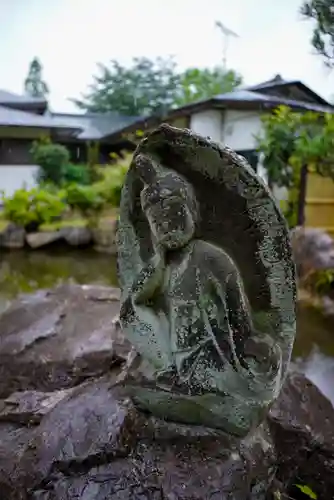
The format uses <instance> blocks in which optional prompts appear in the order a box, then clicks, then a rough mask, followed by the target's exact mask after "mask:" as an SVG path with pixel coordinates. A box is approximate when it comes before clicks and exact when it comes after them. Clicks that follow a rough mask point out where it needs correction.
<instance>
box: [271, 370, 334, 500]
mask: <svg viewBox="0 0 334 500" xmlns="http://www.w3.org/2000/svg"><path fill="white" fill-rule="evenodd" d="M268 421H269V427H270V430H271V434H272V436H273V439H274V442H275V445H276V451H277V453H278V462H277V464H278V468H277V473H276V481H277V482H278V483H279V484H280V486H279V487H278V489H280V488H281V491H282V492H284V493H285V494H286V495H290V496H291V497H292V498H294V496H293V495H294V494H295V492H296V484H299V485H301V486H307V487H309V488H310V489H311V490H312V491H313V492H315V493H316V495H317V498H319V499H321V500H332V499H333V492H334V427H333V422H334V408H333V406H332V404H331V403H330V402H329V401H328V399H326V398H325V396H323V395H322V394H321V392H320V391H319V390H318V389H317V388H316V386H315V385H313V384H312V382H310V381H309V380H308V379H307V378H305V377H304V376H303V375H300V374H297V373H294V374H290V376H289V377H288V379H287V381H286V383H285V385H284V387H283V390H282V392H281V395H280V398H279V399H278V401H277V402H276V403H275V405H274V407H273V408H272V409H271V411H270V414H269V417H268ZM283 498H284V496H283Z"/></svg>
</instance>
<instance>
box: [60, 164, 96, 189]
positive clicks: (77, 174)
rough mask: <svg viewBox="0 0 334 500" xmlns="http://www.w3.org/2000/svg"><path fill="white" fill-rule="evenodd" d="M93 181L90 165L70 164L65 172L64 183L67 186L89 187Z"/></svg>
mask: <svg viewBox="0 0 334 500" xmlns="http://www.w3.org/2000/svg"><path fill="white" fill-rule="evenodd" d="M90 181H91V173H90V169H89V167H88V165H74V164H73V163H69V164H67V165H66V167H65V168H64V171H63V182H64V183H65V184H71V183H76V184H82V185H87V184H89V183H90Z"/></svg>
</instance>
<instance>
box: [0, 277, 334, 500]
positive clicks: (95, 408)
mask: <svg viewBox="0 0 334 500" xmlns="http://www.w3.org/2000/svg"><path fill="white" fill-rule="evenodd" d="M118 298H119V292H118V290H116V289H112V288H106V287H85V286H77V285H71V286H61V287H58V288H56V289H54V290H52V291H43V292H39V293H37V294H33V295H31V296H22V297H21V298H19V300H17V301H16V302H15V303H14V304H12V306H11V307H10V308H9V310H7V311H6V312H5V313H3V314H2V315H1V316H0V366H1V376H0V390H1V400H0V491H1V498H4V499H6V500H11V499H15V500H24V499H27V500H28V499H33V500H67V499H68V500H70V499H76V500H78V499H80V500H93V499H94V500H95V499H96V500H107V499H117V500H118V499H122V500H126V499H133V500H134V499H136V500H137V499H142V500H145V499H147V500H148V499H149V500H151V499H153V500H155V499H159V500H161V499H166V500H167V499H168V500H170V499H173V500H174V499H175V500H177V499H182V500H185V499H189V500H190V499H198V500H199V499H213V500H215V499H217V500H218V499H219V500H224V499H232V500H233V499H236V500H239V499H240V500H247V499H249V500H261V499H265V498H270V497H269V496H266V493H265V490H266V489H267V488H266V487H267V484H268V483H270V481H271V479H272V478H273V476H274V475H275V480H274V482H273V487H272V494H274V493H277V492H278V491H279V492H281V493H284V494H289V495H290V496H291V497H292V498H294V497H293V495H294V492H293V487H294V486H293V485H294V484H295V483H298V484H306V485H309V486H310V487H311V488H312V490H313V491H314V492H316V493H317V494H318V498H320V499H325V500H327V499H328V500H329V499H332V492H333V491H334V484H333V477H334V474H333V464H334V430H333V425H332V422H333V421H334V410H333V407H332V406H331V405H330V403H329V402H328V401H327V400H326V398H325V397H324V396H323V395H322V394H321V393H320V392H319V391H318V390H317V389H316V388H315V386H313V385H312V384H311V383H310V382H308V381H307V380H306V379H305V378H304V377H303V376H301V375H295V374H291V375H289V377H288V379H287V382H286V384H285V386H284V389H283V391H282V393H281V396H280V398H279V400H278V401H277V402H276V403H275V405H274V406H273V407H272V409H271V412H270V414H269V417H268V419H267V420H266V421H265V422H264V424H263V425H262V426H260V428H258V430H257V431H256V432H255V433H254V434H253V435H252V436H250V437H249V438H247V439H245V440H243V441H241V442H237V441H235V442H233V440H232V439H231V438H230V437H229V438H227V437H226V436H225V435H224V434H223V433H222V432H220V431H214V430H210V429H207V428H203V427H196V426H186V425H180V424H173V423H167V422H163V421H161V420H159V419H156V418H153V417H151V416H150V415H148V414H144V413H141V412H139V411H138V410H137V409H136V408H135V407H134V406H133V404H132V403H131V401H130V400H129V399H128V398H127V397H125V396H124V395H122V393H121V392H120V390H119V388H118V387H117V386H115V381H116V380H117V379H118V375H119V373H120V372H122V370H123V367H124V364H125V360H126V359H128V357H129V352H130V345H129V344H128V343H127V342H126V341H125V340H124V338H123V336H122V332H121V331H120V329H119V327H118V324H117V313H118V307H119V303H118ZM231 492H232V493H231ZM282 498H284V496H282ZM295 498H297V497H295Z"/></svg>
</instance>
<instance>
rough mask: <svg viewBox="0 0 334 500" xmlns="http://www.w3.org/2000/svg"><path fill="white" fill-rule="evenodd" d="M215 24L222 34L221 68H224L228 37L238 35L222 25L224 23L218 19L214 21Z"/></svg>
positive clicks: (237, 36) (236, 36)
mask: <svg viewBox="0 0 334 500" xmlns="http://www.w3.org/2000/svg"><path fill="white" fill-rule="evenodd" d="M215 26H216V28H218V29H219V30H220V31H221V32H222V34H223V68H224V69H226V62H227V49H228V41H229V38H230V37H231V36H233V37H234V38H239V35H237V34H236V33H235V32H234V31H232V30H230V29H229V28H227V27H226V26H224V24H223V23H221V22H220V21H216V23H215Z"/></svg>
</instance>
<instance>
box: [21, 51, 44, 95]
mask: <svg viewBox="0 0 334 500" xmlns="http://www.w3.org/2000/svg"><path fill="white" fill-rule="evenodd" d="M24 90H25V92H26V94H28V95H29V96H30V97H46V96H47V95H48V94H49V87H48V85H47V84H46V83H45V81H44V80H43V66H42V64H41V62H40V61H39V59H38V58H37V57H34V59H33V60H32V61H31V63H30V66H29V71H28V75H27V78H26V79H25V81H24Z"/></svg>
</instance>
